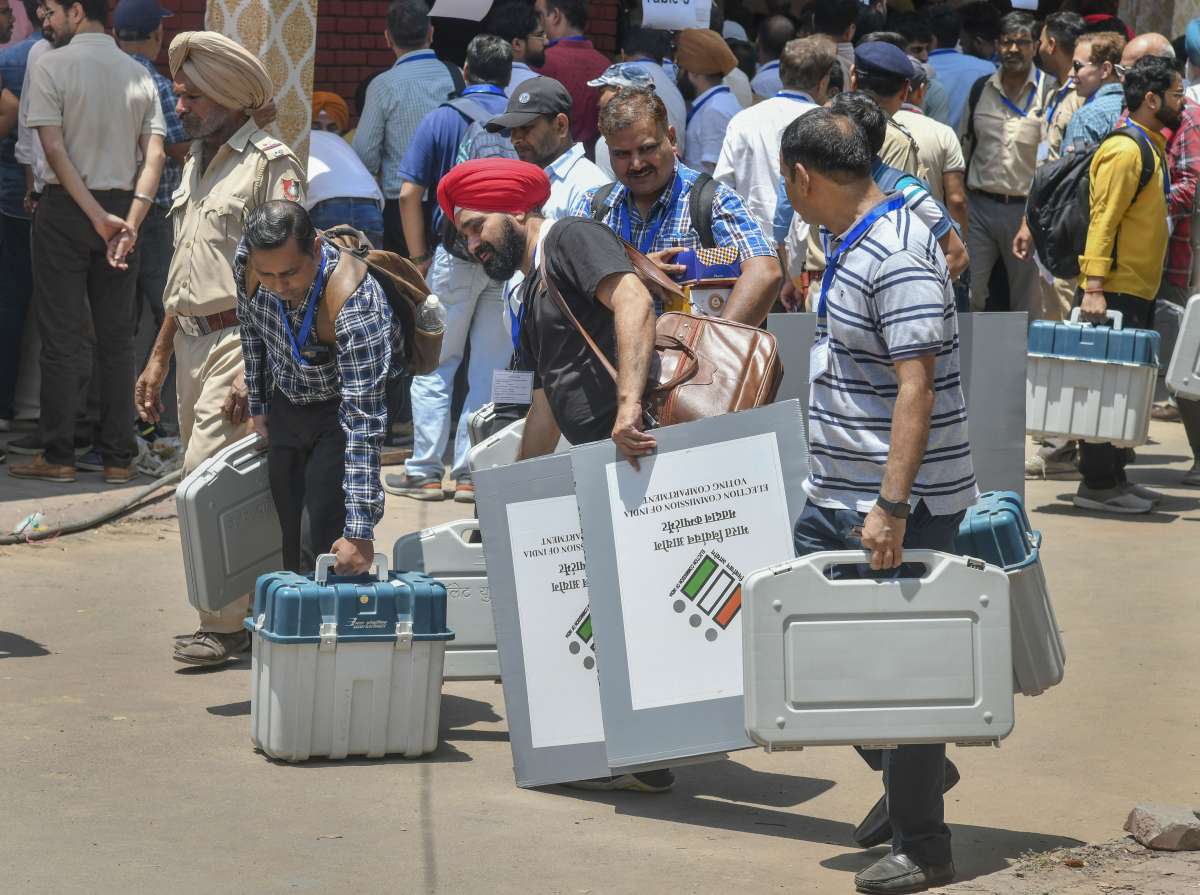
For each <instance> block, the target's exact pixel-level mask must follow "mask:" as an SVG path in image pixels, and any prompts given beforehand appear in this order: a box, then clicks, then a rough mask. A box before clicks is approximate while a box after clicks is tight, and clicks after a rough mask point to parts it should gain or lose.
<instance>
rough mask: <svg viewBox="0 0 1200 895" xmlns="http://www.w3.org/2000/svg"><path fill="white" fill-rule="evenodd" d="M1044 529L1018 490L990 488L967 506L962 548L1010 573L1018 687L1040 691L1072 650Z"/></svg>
mask: <svg viewBox="0 0 1200 895" xmlns="http://www.w3.org/2000/svg"><path fill="white" fill-rule="evenodd" d="M1041 542H1042V535H1041V533H1040V532H1036V531H1034V530H1033V529H1032V528H1031V527H1030V525H1029V518H1028V517H1027V516H1026V515H1025V507H1024V506H1023V505H1022V503H1021V498H1020V496H1019V495H1018V494H1017V493H1016V492H1014V491H988V492H986V493H985V494H983V495H982V496H981V497H980V498H979V502H978V503H976V504H975V506H973V507H972V508H971V509H969V510H968V511H967V514H966V516H964V517H963V521H962V524H961V525H960V526H959V529H958V540H957V545H956V546H957V548H958V552H959V553H961V554H962V555H964V556H973V557H976V558H978V559H982V560H983V561H984V562H986V563H988V564H990V565H993V566H999V567H1000V568H1002V569H1004V571H1005V572H1006V573H1007V575H1008V584H1009V606H1010V607H1011V612H1012V625H1011V627H1012V638H1013V644H1012V656H1013V679H1014V680H1013V691H1014V692H1017V693H1024V694H1025V695H1026V696H1038V695H1039V694H1041V693H1043V692H1044V691H1046V690H1048V689H1049V688H1051V687H1053V686H1054V685H1055V684H1058V683H1060V682H1061V681H1062V679H1063V671H1064V666H1065V665H1066V661H1067V656H1066V651H1065V650H1064V649H1063V643H1062V638H1061V636H1060V634H1059V630H1058V620H1057V619H1056V618H1055V617H1054V606H1053V605H1052V604H1051V602H1050V593H1049V591H1048V590H1047V588H1046V576H1045V574H1044V573H1043V571H1042V563H1041V559H1040V556H1039V553H1038V551H1039V549H1040V548H1041Z"/></svg>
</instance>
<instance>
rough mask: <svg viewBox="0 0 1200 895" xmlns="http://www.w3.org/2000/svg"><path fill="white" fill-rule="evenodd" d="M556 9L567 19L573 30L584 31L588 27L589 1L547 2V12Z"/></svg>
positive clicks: (556, 0) (550, 0) (566, 0)
mask: <svg viewBox="0 0 1200 895" xmlns="http://www.w3.org/2000/svg"><path fill="white" fill-rule="evenodd" d="M555 9H557V10H558V11H559V12H561V13H562V14H563V16H565V17H566V20H567V21H568V22H570V24H571V27H572V28H578V29H580V30H581V31H582V30H583V27H584V26H585V25H587V0H546V12H550V11H551V10H555Z"/></svg>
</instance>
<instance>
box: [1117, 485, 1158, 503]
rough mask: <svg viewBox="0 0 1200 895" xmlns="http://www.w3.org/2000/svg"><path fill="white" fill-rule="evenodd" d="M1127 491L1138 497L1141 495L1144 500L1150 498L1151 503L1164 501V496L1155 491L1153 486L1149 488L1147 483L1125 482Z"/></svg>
mask: <svg viewBox="0 0 1200 895" xmlns="http://www.w3.org/2000/svg"><path fill="white" fill-rule="evenodd" d="M1125 493H1126V494H1133V495H1135V496H1137V497H1140V498H1141V499H1142V500H1148V501H1150V503H1152V504H1155V505H1158V504H1160V503H1162V501H1163V496H1164V495H1162V494H1161V493H1159V492H1158V491H1155V490H1154V489H1153V488H1147V487H1146V486H1145V485H1138V484H1136V483H1134V482H1126V483H1125Z"/></svg>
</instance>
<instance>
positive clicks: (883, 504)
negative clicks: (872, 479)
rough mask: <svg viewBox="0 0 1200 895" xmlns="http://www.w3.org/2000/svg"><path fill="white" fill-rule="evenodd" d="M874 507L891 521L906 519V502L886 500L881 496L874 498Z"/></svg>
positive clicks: (907, 508)
mask: <svg viewBox="0 0 1200 895" xmlns="http://www.w3.org/2000/svg"><path fill="white" fill-rule="evenodd" d="M875 506H877V507H879V509H881V510H883V511H884V512H885V513H887V514H888V515H889V516H891V517H892V518H893V519H907V518H908V511H909V509H910V507H909V505H908V501H907V500H888V499H887V498H886V497H884V496H883V495H882V494H880V495H879V496H878V497H876V498H875Z"/></svg>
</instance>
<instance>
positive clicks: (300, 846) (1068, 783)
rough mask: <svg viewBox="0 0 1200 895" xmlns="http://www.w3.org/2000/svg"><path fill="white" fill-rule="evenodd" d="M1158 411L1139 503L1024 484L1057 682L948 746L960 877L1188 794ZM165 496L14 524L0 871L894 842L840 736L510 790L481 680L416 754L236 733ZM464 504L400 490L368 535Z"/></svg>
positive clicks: (199, 874) (672, 879)
mask: <svg viewBox="0 0 1200 895" xmlns="http://www.w3.org/2000/svg"><path fill="white" fill-rule="evenodd" d="M1153 434H1154V437H1155V439H1156V441H1157V442H1158V443H1157V444H1152V445H1148V446H1147V447H1145V448H1142V449H1141V450H1140V451H1139V454H1140V462H1139V465H1138V466H1137V467H1136V469H1135V471H1134V477H1135V478H1136V479H1138V480H1139V481H1142V482H1145V483H1148V484H1152V485H1154V486H1156V487H1162V488H1164V489H1165V490H1166V491H1167V493H1168V494H1169V499H1168V500H1167V502H1166V503H1164V505H1163V507H1162V509H1161V511H1160V512H1157V513H1155V514H1153V515H1151V516H1147V517H1142V518H1140V519H1121V520H1114V519H1101V518H1094V517H1089V516H1087V515H1084V514H1081V513H1079V512H1077V511H1075V510H1073V509H1071V508H1069V507H1068V505H1067V504H1066V503H1064V502H1063V501H1061V500H1059V499H1058V496H1059V495H1068V494H1069V493H1071V492H1072V491H1073V489H1074V485H1073V484H1072V483H1063V482H1038V483H1030V487H1029V490H1028V499H1029V505H1030V507H1031V509H1032V511H1033V517H1034V520H1035V525H1036V526H1037V527H1039V528H1041V529H1042V530H1043V532H1044V534H1045V541H1046V548H1045V552H1044V554H1043V555H1044V559H1045V565H1046V570H1047V575H1048V577H1049V580H1050V585H1051V590H1052V593H1053V596H1054V599H1055V604H1056V609H1057V612H1058V617H1059V621H1060V623H1061V624H1062V626H1063V628H1064V629H1065V634H1064V636H1065V639H1066V644H1067V649H1068V653H1069V664H1068V671H1067V679H1066V681H1065V682H1064V683H1063V684H1062V685H1061V686H1060V687H1058V688H1056V689H1054V690H1052V691H1050V692H1049V693H1047V694H1046V695H1044V696H1042V697H1039V698H1037V699H1025V698H1021V697H1018V704H1017V726H1016V729H1015V731H1014V732H1013V734H1012V736H1011V737H1009V738H1008V739H1007V740H1006V741H1005V743H1004V745H1003V748H1001V749H999V750H982V749H972V750H962V749H960V750H954V751H953V753H952V754H953V757H954V759H955V761H957V762H958V763H959V765H960V767H961V768H962V770H963V782H962V783H961V784H960V785H959V787H958V788H957V789H955V790H954V792H953V793H952V794H951V796H950V797H949V799H948V802H947V815H948V819H949V821H950V822H951V823H952V825H953V829H954V836H955V853H956V859H957V862H958V867H959V870H960V879H962V880H966V881H970V882H971V888H970V891H973V892H990V891H995V892H999V891H1005V892H1007V891H1010V890H1009V889H1004V888H1001V883H1000V882H999V881H997V883H996V884H995V885H994V886H993V885H992V884H991V883H990V882H989V881H988V880H987V879H984V878H982V877H983V875H984V874H989V873H992V872H994V871H997V870H1000V869H1002V868H1004V867H1006V866H1007V865H1008V864H1009V863H1010V862H1011V861H1013V860H1015V859H1017V858H1018V856H1020V855H1022V854H1023V853H1025V852H1029V851H1034V852H1047V851H1050V850H1052V849H1056V848H1060V847H1069V846H1075V845H1079V844H1080V843H1082V842H1099V841H1104V840H1109V839H1112V838H1113V837H1115V836H1119V835H1120V830H1121V824H1122V823H1123V821H1124V819H1125V816H1126V814H1127V813H1128V811H1129V809H1130V807H1131V806H1132V805H1133V804H1134V803H1135V802H1137V801H1156V802H1166V803H1176V804H1191V805H1197V804H1200V777H1198V776H1197V774H1196V767H1197V757H1198V754H1200V722H1198V720H1197V712H1196V706H1197V705H1198V704H1200V679H1198V678H1197V676H1196V675H1195V674H1194V671H1193V669H1194V666H1195V644H1196V643H1197V642H1198V640H1200V607H1198V606H1197V603H1196V599H1195V597H1196V583H1195V582H1196V580H1197V559H1196V550H1195V545H1196V544H1197V536H1198V535H1200V526H1198V525H1197V523H1200V490H1196V489H1193V490H1189V489H1179V488H1175V487H1172V486H1173V484H1174V483H1175V482H1176V481H1177V480H1178V477H1179V475H1180V473H1181V471H1182V470H1183V469H1184V468H1186V465H1187V463H1188V462H1189V461H1190V458H1189V457H1187V456H1186V455H1187V451H1186V448H1185V445H1184V441H1183V433H1182V430H1181V428H1180V427H1179V426H1178V425H1165V424H1155V428H1154V432H1153ZM39 487H41V488H43V489H45V490H44V491H42V492H40V493H38V492H34V493H30V492H29V491H28V490H18V489H16V488H14V487H13V480H12V479H9V478H8V477H7V476H2V475H0V527H2V528H3V530H7V529H8V528H10V527H11V525H12V523H13V522H15V521H16V520H17V519H18V518H20V516H21V515H24V512H28V511H29V509H28V508H29V507H31V506H36V505H37V504H39V503H45V502H47V500H48V501H50V502H51V503H52V505H53V506H56V507H58V506H61V507H64V508H67V509H69V508H71V506H72V503H73V502H76V503H77V502H78V501H80V500H82V498H80V497H79V493H81V491H82V489H77V491H76V492H70V491H61V490H59V491H51V490H50V488H51V486H49V485H45V486H39ZM46 495H51V496H50V497H49V498H46V497H45V496H46ZM169 508H170V503H169V502H168V503H167V505H166V506H165V507H164V508H162V509H165V510H168V511H169ZM158 515H159V517H160V518H154V517H151V518H138V519H135V520H133V521H127V522H123V523H121V524H118V525H113V526H108V527H106V528H104V529H101V530H99V531H94V532H89V533H86V534H83V535H76V536H71V537H66V538H61V539H58V540H55V541H51V542H48V543H44V544H39V545H34V546H20V547H9V548H0V582H2V583H0V718H2V719H3V723H2V724H0V793H3V808H2V809H0V868H2V869H0V874H2V876H0V879H2V880H3V882H0V890H2V891H5V892H14V893H22V895H23V893H56V895H57V893H64V892H88V893H109V892H112V893H118V892H119V893H129V892H163V891H171V892H172V893H175V895H191V893H204V895H211V893H213V892H222V893H224V892H238V893H240V892H247V893H274V892H285V891H316V890H321V891H325V892H355V893H359V892H368V893H370V892H382V891H394V892H402V893H410V892H411V893H416V892H421V893H426V892H446V893H460V892H488V893H497V895H502V893H510V892H512V893H516V892H521V893H527V892H536V893H543V892H546V893H560V892H561V893H585V892H594V893H638V895H640V893H642V892H644V891H647V890H652V891H655V892H668V893H677V892H678V893H691V892H696V893H725V892H730V891H737V892H758V891H772V892H783V891H787V892H801V893H825V892H849V891H852V888H853V886H852V882H851V876H852V874H853V872H854V871H856V870H857V869H859V868H861V867H863V866H865V865H866V864H868V863H869V862H870V861H871V860H873V859H874V857H876V856H877V855H878V854H879V851H878V850H877V851H875V852H871V853H863V852H861V851H859V850H858V849H856V848H855V847H854V846H853V844H852V843H851V841H850V832H851V830H852V828H853V825H854V824H855V823H856V822H857V821H858V819H859V818H860V816H861V815H862V813H863V812H864V811H865V810H866V808H867V807H868V806H869V805H870V804H871V803H872V802H873V801H874V800H875V799H876V798H877V796H878V794H879V782H878V780H877V779H876V777H875V776H874V775H872V774H871V773H870V772H869V771H868V770H867V769H866V766H865V765H863V764H862V762H861V761H860V760H859V759H858V758H857V756H855V755H854V754H853V753H852V752H851V751H850V750H848V749H817V750H808V751H806V752H802V753H794V754H784V755H775V756H769V755H766V754H765V753H762V752H758V751H745V752H741V753H737V754H735V755H734V756H732V757H731V758H730V760H728V761H724V762H721V763H719V764H714V765H707V766H702V767H693V768H685V769H682V770H681V771H680V772H679V785H678V786H677V788H676V791H675V792H674V793H673V794H672V795H668V796H637V795H632V794H621V795H613V796H600V797H589V796H586V795H582V794H579V793H574V792H569V791H567V790H563V789H559V788H549V789H546V790H537V791H522V790H519V789H517V788H516V787H515V786H514V785H513V783H512V774H511V761H510V754H509V749H508V742H507V734H506V728H505V723H504V703H503V698H502V694H501V689H500V687H499V686H497V685H493V684H490V683H470V684H448V685H447V686H446V689H445V696H444V699H443V711H442V735H443V743H442V745H441V747H440V748H439V750H438V751H437V753H436V754H435V755H433V756H431V757H430V758H428V759H425V760H421V761H404V760H388V761H353V760H352V761H346V762H326V763H321V762H313V763H309V764H306V765H302V766H287V765H281V764H273V763H271V762H269V761H267V760H265V759H264V758H263V757H262V756H260V755H257V754H255V753H254V752H253V750H252V749H251V748H250V745H249V741H248V725H249V718H248V715H249V711H250V708H249V702H248V701H247V700H248V679H249V662H248V661H243V662H241V663H239V664H236V665H234V666H232V667H230V668H228V669H227V670H224V671H220V672H216V673H213V672H204V671H199V672H197V671H195V670H183V669H182V668H181V666H178V665H176V664H175V663H174V662H172V661H171V659H170V646H171V637H172V636H173V635H177V634H185V633H188V632H190V630H191V629H192V626H193V624H194V616H192V615H191V613H190V612H189V610H188V608H187V606H186V603H185V598H184V586H183V573H182V570H181V567H180V562H179V541H178V529H177V527H176V524H175V521H174V520H173V519H171V518H169V512H168V513H166V514H164V513H163V512H162V511H161V510H160V512H159V513H158ZM163 515H166V516H167V518H161V517H162V516H163ZM460 515H463V513H462V507H461V506H456V505H454V504H450V503H446V504H440V505H428V504H416V503H412V502H408V501H402V500H399V499H391V500H390V501H389V506H388V517H387V520H386V523H385V525H384V527H383V530H382V534H381V536H380V541H381V543H383V544H390V543H391V540H392V539H393V538H394V537H395V536H397V535H399V534H402V533H404V532H407V531H411V530H414V529H417V528H420V527H423V526H425V525H427V524H431V523H433V522H439V521H444V520H449V519H452V518H457V517H459V516H460ZM10 517H11V521H10ZM1180 866H1182V867H1184V870H1183V871H1179V872H1181V873H1183V874H1184V876H1182V877H1180V879H1188V880H1190V882H1189V883H1188V886H1189V887H1191V888H1195V887H1196V885H1197V883H1198V882H1200V875H1197V873H1196V865H1195V864H1194V863H1192V864H1187V863H1185V864H1183V865H1180ZM1189 868H1190V869H1189ZM1187 874H1190V876H1188V875H1187ZM1075 882H1083V883H1086V884H1087V885H1092V883H1093V882H1094V883H1095V886H1093V887H1092V888H1087V887H1086V886H1085V888H1083V889H1080V888H1071V889H1070V892H1071V893H1072V895H1082V893H1083V892H1085V891H1087V892H1091V891H1095V892H1100V891H1108V890H1109V889H1106V888H1105V887H1104V886H1102V885H1101V883H1100V882H1098V881H1094V880H1093V881H1091V882H1089V881H1088V880H1086V879H1083V878H1082V877H1081V878H1080V879H1079V880H1075ZM1031 891H1032V890H1031ZM1037 891H1039V892H1042V891H1055V892H1057V891H1059V889H1058V888H1057V884H1055V885H1054V886H1051V885H1050V884H1049V882H1047V885H1045V886H1043V887H1042V888H1040V889H1038V890H1037ZM1126 891H1130V890H1128V889H1127V890H1126ZM1132 891H1137V892H1150V891H1158V890H1157V889H1150V888H1146V889H1142V888H1140V887H1138V888H1135V889H1134V890H1132ZM1180 891H1182V889H1181V890H1180Z"/></svg>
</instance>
